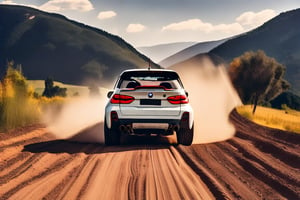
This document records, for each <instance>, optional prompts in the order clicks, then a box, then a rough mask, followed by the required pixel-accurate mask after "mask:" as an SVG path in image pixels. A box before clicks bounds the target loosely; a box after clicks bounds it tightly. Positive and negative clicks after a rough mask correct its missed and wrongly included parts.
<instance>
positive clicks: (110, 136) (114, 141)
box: [104, 120, 120, 146]
mask: <svg viewBox="0 0 300 200" xmlns="http://www.w3.org/2000/svg"><path fill="white" fill-rule="evenodd" d="M104 140H105V145H108V146H111V145H119V144H120V132H119V130H118V127H116V126H112V127H111V128H108V127H107V125H106V120H105V121H104Z"/></svg>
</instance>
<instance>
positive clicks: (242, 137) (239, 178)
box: [177, 112, 300, 199]
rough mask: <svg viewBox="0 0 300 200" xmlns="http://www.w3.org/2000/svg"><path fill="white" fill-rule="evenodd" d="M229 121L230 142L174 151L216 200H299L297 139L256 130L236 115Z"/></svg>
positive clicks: (279, 132) (299, 137)
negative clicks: (231, 125) (234, 130)
mask: <svg viewBox="0 0 300 200" xmlns="http://www.w3.org/2000/svg"><path fill="white" fill-rule="evenodd" d="M231 121H232V122H233V123H234V124H235V126H236V128H237V134H236V136H235V137H234V138H233V139H231V140H228V141H226V142H219V143H215V144H206V145H193V146H191V147H184V146H179V147H178V148H177V149H178V151H179V152H180V153H181V155H182V156H183V158H184V159H185V161H186V162H187V163H188V164H189V165H190V166H191V167H192V168H193V169H194V171H195V172H196V173H197V174H198V175H199V176H200V177H202V180H203V181H204V182H205V183H206V184H207V185H208V187H209V188H210V190H211V191H214V192H213V193H214V194H215V195H216V197H217V199H300V168H299V165H300V163H299V162H300V146H299V145H300V142H299V140H300V135H297V134H294V133H287V132H284V131H280V130H276V129H269V128H266V127H262V126H258V125H256V124H254V123H252V122H250V121H248V120H246V119H244V118H242V117H240V116H239V115H238V114H237V113H236V112H233V113H232V115H231ZM280 135H282V137H280ZM216 182H217V184H216Z"/></svg>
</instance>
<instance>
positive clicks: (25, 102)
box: [0, 62, 40, 130]
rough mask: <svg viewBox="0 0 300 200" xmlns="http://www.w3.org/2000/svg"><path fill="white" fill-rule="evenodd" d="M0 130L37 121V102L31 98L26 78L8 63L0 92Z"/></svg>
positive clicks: (31, 93)
mask: <svg viewBox="0 0 300 200" xmlns="http://www.w3.org/2000/svg"><path fill="white" fill-rule="evenodd" d="M0 91H1V92H0V99H1V100H0V110H1V113H0V129H1V130H8V129H12V128H16V127H18V126H24V125H26V124H30V123H34V122H37V121H38V119H39V115H40V112H39V109H38V107H37V104H38V100H37V99H34V98H33V96H32V95H33V92H32V90H30V89H29V87H28V85H27V83H26V78H25V77H24V76H23V75H22V73H21V71H20V70H17V69H14V68H13V63H12V62H10V63H8V68H7V71H6V74H5V76H4V77H3V78H2V80H1V90H0Z"/></svg>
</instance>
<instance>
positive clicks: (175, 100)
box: [167, 95, 189, 104]
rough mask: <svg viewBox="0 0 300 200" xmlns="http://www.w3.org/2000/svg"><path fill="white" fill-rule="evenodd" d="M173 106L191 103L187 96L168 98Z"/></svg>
mask: <svg viewBox="0 0 300 200" xmlns="http://www.w3.org/2000/svg"><path fill="white" fill-rule="evenodd" d="M167 100H168V101H169V103H171V104H186V103H189V99H188V98H187V97H186V96H185V95H176V96H171V97H168V99H167Z"/></svg>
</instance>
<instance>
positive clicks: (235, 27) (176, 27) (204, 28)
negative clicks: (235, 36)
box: [162, 19, 244, 33]
mask: <svg viewBox="0 0 300 200" xmlns="http://www.w3.org/2000/svg"><path fill="white" fill-rule="evenodd" d="M243 30H244V29H243V27H242V26H241V25H240V24H238V23H232V24H218V25H213V24H211V23H206V22H203V21H202V20H200V19H189V20H186V21H182V22H178V23H172V24H169V25H167V26H164V27H163V28H162V31H200V32H204V33H211V32H222V33H240V32H242V31H243Z"/></svg>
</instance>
